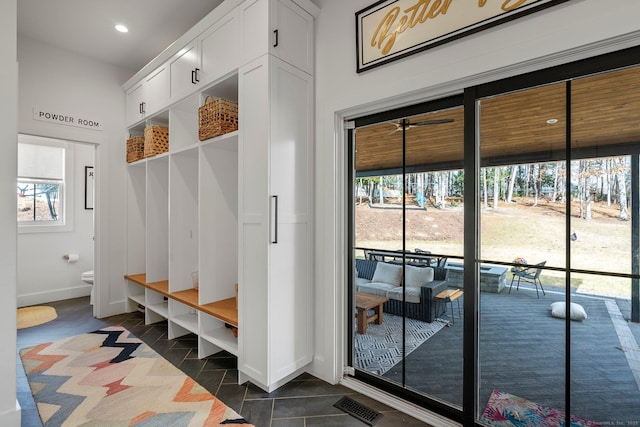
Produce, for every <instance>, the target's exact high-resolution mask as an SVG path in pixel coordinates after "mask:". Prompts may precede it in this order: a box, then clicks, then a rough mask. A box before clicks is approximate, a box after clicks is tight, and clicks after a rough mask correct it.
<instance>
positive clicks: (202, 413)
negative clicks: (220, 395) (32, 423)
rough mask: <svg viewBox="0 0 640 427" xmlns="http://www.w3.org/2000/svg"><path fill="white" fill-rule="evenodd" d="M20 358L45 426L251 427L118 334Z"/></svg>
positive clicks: (110, 331)
mask: <svg viewBox="0 0 640 427" xmlns="http://www.w3.org/2000/svg"><path fill="white" fill-rule="evenodd" d="M20 356H21V358H22V363H23V365H24V369H25V372H26V373H27V379H28V380H29V386H30V387H31V392H32V394H33V397H34V400H35V402H36V405H37V407H38V412H39V414H40V418H41V419H42V422H43V424H44V425H45V426H61V425H65V426H79V425H100V426H107V425H109V426H170V425H175V426H216V425H225V424H233V425H235V424H244V425H250V424H249V423H248V422H247V421H245V420H244V419H243V418H242V417H240V415H238V414H237V413H236V412H234V411H233V410H232V409H231V408H229V407H227V406H226V405H225V404H224V403H222V402H221V401H220V400H218V399H216V398H215V397H214V396H213V395H212V394H211V393H209V392H208V391H207V390H205V389H204V388H203V387H202V386H200V385H199V384H198V383H196V382H195V381H194V380H193V379H191V378H190V377H188V376H187V375H185V374H184V373H183V372H182V371H180V370H179V369H178V368H176V367H175V366H173V365H172V364H171V363H170V362H168V361H167V360H165V359H164V358H162V357H161V356H160V355H159V354H158V353H156V352H155V351H154V350H153V349H151V348H150V347H149V346H147V345H146V344H145V343H143V342H142V341H141V340H140V339H138V338H137V337H135V336H134V335H132V334H131V332H129V331H127V330H126V329H124V328H122V327H120V326H111V327H107V328H103V329H100V330H97V331H94V332H91V333H87V334H82V335H78V336H74V337H71V338H66V339H63V340H59V341H55V342H50V343H45V344H40V345H37V346H34V347H30V348H25V349H22V350H21V351H20Z"/></svg>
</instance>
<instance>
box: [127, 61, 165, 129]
mask: <svg viewBox="0 0 640 427" xmlns="http://www.w3.org/2000/svg"><path fill="white" fill-rule="evenodd" d="M168 103H169V69H168V67H167V65H166V64H164V65H162V66H160V67H158V68H156V69H155V70H154V71H152V72H151V73H149V74H148V75H147V76H146V77H145V78H144V79H142V80H141V81H140V82H138V83H137V84H136V85H134V86H133V87H132V88H131V89H129V90H128V91H127V104H126V111H127V113H126V114H127V115H126V117H127V124H132V123H135V122H138V121H140V120H142V119H144V118H145V117H150V116H152V115H153V114H155V113H156V112H158V111H159V110H160V109H161V108H164V107H166V106H167V104H168Z"/></svg>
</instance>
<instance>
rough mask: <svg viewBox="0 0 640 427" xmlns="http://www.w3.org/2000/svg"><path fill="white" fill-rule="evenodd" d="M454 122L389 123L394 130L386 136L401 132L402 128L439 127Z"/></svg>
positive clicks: (442, 120) (448, 120) (438, 120)
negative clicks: (393, 126)
mask: <svg viewBox="0 0 640 427" xmlns="http://www.w3.org/2000/svg"><path fill="white" fill-rule="evenodd" d="M453 121H454V120H453V119H437V120H423V121H421V122H415V123H410V122H408V121H407V122H404V123H403V122H402V121H399V122H397V123H391V124H392V125H395V127H396V128H395V129H394V130H392V131H391V132H389V133H388V134H387V135H391V134H392V133H394V132H397V131H399V130H402V128H403V127H404V128H405V129H411V128H413V127H419V126H429V125H439V124H442V123H452V122H453Z"/></svg>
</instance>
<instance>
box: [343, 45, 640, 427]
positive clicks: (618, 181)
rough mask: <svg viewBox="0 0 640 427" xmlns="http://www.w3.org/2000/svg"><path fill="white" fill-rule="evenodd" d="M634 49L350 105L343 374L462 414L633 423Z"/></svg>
mask: <svg viewBox="0 0 640 427" xmlns="http://www.w3.org/2000/svg"><path fill="white" fill-rule="evenodd" d="M634 58H635V59H634ZM638 63H640V48H635V49H632V50H629V51H626V52H621V53H617V54H610V55H607V56H603V57H599V58H597V60H593V61H591V60H589V61H581V62H579V63H573V64H568V65H566V66H560V67H556V68H553V69H549V70H542V71H539V72H536V73H531V74H528V75H526V76H521V77H514V78H510V79H505V80H503V81H499V82H490V83H487V84H483V85H479V86H476V87H471V88H467V89H465V91H464V95H461V96H458V97H451V98H446V99H443V100H438V101H430V102H428V103H424V104H419V105H415V106H411V107H405V108H402V109H397V110H391V111H388V112H385V113H379V114H375V115H371V116H366V117H362V118H358V119H355V120H354V122H353V124H354V126H353V128H352V130H351V131H350V132H349V136H350V137H349V149H350V151H349V152H350V157H349V159H350V161H349V172H350V174H351V175H350V180H349V181H350V185H351V190H350V191H349V194H350V196H349V199H348V205H349V220H350V224H351V226H350V227H349V238H348V240H349V248H348V253H349V259H348V265H349V266H350V267H351V271H350V274H349V280H348V290H349V301H350V303H349V306H348V308H347V310H348V313H349V316H350V317H351V316H353V317H351V322H352V323H351V324H350V328H349V331H348V337H349V338H348V339H349V347H350V352H349V357H348V362H349V364H351V365H352V366H353V367H354V368H355V377H356V378H358V379H361V380H363V381H365V382H367V383H369V384H373V385H375V386H376V387H379V388H381V389H383V390H385V391H387V392H390V393H392V394H395V395H397V396H399V397H402V398H405V399H407V400H410V401H412V402H415V403H417V404H419V405H422V406H424V407H425V408H428V409H430V410H432V411H435V412H438V413H440V414H442V415H445V416H447V417H450V418H452V419H454V420H456V421H458V422H460V423H463V424H464V425H523V426H525V425H569V422H568V419H569V418H571V422H572V425H638V424H639V423H640V412H638V408H640V346H639V343H640V327H639V326H638V325H639V324H640V66H638V65H636V64H638ZM463 105H464V107H463ZM351 326H352V327H351ZM509 423H511V424H509ZM565 423H566V424H565Z"/></svg>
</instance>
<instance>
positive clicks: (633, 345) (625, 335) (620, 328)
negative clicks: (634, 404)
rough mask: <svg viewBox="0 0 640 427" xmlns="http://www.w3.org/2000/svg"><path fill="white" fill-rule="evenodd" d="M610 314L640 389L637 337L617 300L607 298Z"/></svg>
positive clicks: (639, 349)
mask: <svg viewBox="0 0 640 427" xmlns="http://www.w3.org/2000/svg"><path fill="white" fill-rule="evenodd" d="M605 304H606V306H607V310H608V311H609V316H611V320H612V322H613V327H614V328H615V331H616V335H618V341H620V348H621V349H622V352H623V353H624V356H625V357H626V359H627V363H628V364H629V367H630V368H631V372H632V373H633V376H634V378H635V380H636V384H637V385H638V390H640V347H638V343H637V342H636V339H635V337H634V336H633V334H632V333H631V328H630V327H629V325H628V324H627V321H626V320H625V319H624V317H623V316H622V312H621V311H620V307H618V304H617V303H616V302H615V301H612V300H605Z"/></svg>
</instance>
